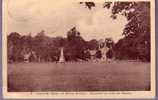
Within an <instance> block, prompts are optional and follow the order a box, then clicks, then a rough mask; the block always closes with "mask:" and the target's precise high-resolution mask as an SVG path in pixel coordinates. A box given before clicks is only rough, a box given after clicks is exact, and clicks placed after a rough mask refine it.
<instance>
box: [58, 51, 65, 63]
mask: <svg viewBox="0 0 158 100" xmlns="http://www.w3.org/2000/svg"><path fill="white" fill-rule="evenodd" d="M58 62H59V63H63V62H65V57H64V50H63V48H61V50H60V57H59V61H58Z"/></svg>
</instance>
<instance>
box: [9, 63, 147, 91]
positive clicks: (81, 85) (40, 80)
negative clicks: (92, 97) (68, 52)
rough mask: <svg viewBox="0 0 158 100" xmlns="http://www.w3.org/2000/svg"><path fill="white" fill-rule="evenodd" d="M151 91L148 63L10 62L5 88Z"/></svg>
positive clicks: (24, 89) (22, 89) (11, 89)
mask: <svg viewBox="0 0 158 100" xmlns="http://www.w3.org/2000/svg"><path fill="white" fill-rule="evenodd" d="M136 90H137V91H144V90H150V63H143V62H129V61H118V62H111V63H90V62H84V63H65V64H61V63H57V64H56V63H12V64H8V91H16V92H32V91H34V92H38V91H43V92H47V91H136Z"/></svg>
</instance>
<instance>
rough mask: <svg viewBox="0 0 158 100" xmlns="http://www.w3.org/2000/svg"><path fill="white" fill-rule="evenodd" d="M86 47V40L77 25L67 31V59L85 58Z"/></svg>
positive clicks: (65, 51)
mask: <svg viewBox="0 0 158 100" xmlns="http://www.w3.org/2000/svg"><path fill="white" fill-rule="evenodd" d="M85 49H86V42H85V40H84V39H83V38H82V37H81V36H80V32H78V31H77V29H76V27H73V28H72V29H71V30H70V31H68V32H67V44H66V45H65V49H64V54H65V58H66V60H74V61H76V60H77V59H84V56H83V55H84V50H85Z"/></svg>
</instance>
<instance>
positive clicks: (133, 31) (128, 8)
mask: <svg viewBox="0 0 158 100" xmlns="http://www.w3.org/2000/svg"><path fill="white" fill-rule="evenodd" d="M111 4H112V3H111V2H105V4H104V7H106V8H108V9H109V8H110V6H111ZM118 14H122V15H123V16H125V17H126V18H127V20H128V24H127V25H126V26H125V28H124V30H123V35H124V36H125V37H124V38H123V39H124V40H121V41H119V42H118V43H117V44H116V47H118V44H119V46H120V48H122V49H123V51H124V52H126V54H124V53H123V52H122V51H120V50H119V49H118V50H117V48H115V49H116V52H118V53H119V54H122V55H126V56H128V57H129V56H130V57H132V58H133V59H136V58H139V59H142V60H147V61H150V2H114V5H113V7H112V15H111V17H112V18H113V19H117V15H118ZM125 45H126V46H125ZM127 51H128V52H127ZM131 55H132V56H131ZM133 56H134V57H133Z"/></svg>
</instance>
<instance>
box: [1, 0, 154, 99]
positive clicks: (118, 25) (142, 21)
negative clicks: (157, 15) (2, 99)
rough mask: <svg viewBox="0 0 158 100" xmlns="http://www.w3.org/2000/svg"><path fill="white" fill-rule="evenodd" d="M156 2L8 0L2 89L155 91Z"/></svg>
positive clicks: (78, 91)
mask: <svg viewBox="0 0 158 100" xmlns="http://www.w3.org/2000/svg"><path fill="white" fill-rule="evenodd" d="M154 5H155V4H154V0H147V1H145V0H144V1H142V0H141V1H140V0H132V1H131V0H129V1H124V0H121V1H113V0H108V1H106V0H101V2H98V1H97V0H92V1H84V0H76V1H73V0H67V1H66V0H58V1H54V0H3V16H4V19H3V63H4V64H3V87H4V88H3V89H4V90H3V91H4V93H5V94H4V95H6V96H7V95H9V94H12V93H14V94H16V96H18V95H20V94H23V93H35V95H37V94H38V93H41V94H40V96H42V93H47V92H49V93H71V92H72V93H74V92H77V93H79V94H78V96H79V95H81V94H82V93H93V92H95V93H96V94H95V95H97V96H99V95H98V94H99V93H106V92H109V93H112V94H113V92H114V91H115V92H116V93H117V92H119V93H121V92H120V91H122V93H124V92H125V93H124V94H126V92H127V94H128V96H130V94H131V95H133V93H135V92H138V93H139V92H141V93H142V92H145V93H144V95H146V94H147V93H149V94H150V95H149V96H153V97H154V93H155V72H154V71H155V24H154V23H155V22H154V21H155V19H154V9H155V8H154ZM130 91H131V92H130ZM80 93H81V94H80ZM97 93H98V94H97ZM112 94H111V96H112ZM152 94H153V95H152ZM32 95H33V94H32ZM38 95H39V94H38ZM61 95H62V94H61ZM64 95H66V94H64ZM67 95H69V94H67ZM71 95H72V94H71ZM73 95H74V97H75V94H73ZM85 95H86V96H87V94H85ZM102 95H103V94H102ZM106 95H108V94H106ZM106 95H104V96H103V97H104V98H106ZM115 95H116V94H115ZM122 95H123V94H122ZM142 95H143V93H142ZM142 95H138V96H136V97H139V96H141V97H142ZM27 96H28V95H26V97H27ZM30 96H31V95H30ZM93 96H94V95H93ZM146 96H147V95H146ZM9 97H15V96H14V95H12V96H9ZM52 97H53V96H52ZM69 97H70V96H69ZM89 97H91V95H90V94H89Z"/></svg>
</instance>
